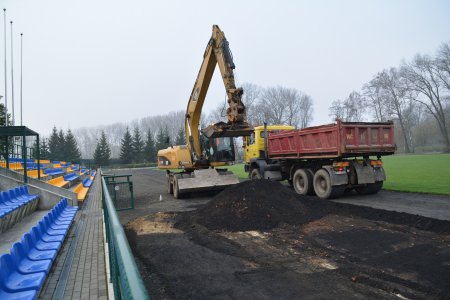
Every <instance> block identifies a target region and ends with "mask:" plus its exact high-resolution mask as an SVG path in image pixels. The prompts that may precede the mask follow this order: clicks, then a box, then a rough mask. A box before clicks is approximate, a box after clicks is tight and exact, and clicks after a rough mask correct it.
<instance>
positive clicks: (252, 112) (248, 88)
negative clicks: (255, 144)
mask: <svg viewBox="0 0 450 300" xmlns="http://www.w3.org/2000/svg"><path fill="white" fill-rule="evenodd" d="M242 89H243V90H244V94H243V95H242V101H243V102H244V105H245V108H246V112H247V120H248V122H249V123H250V124H252V125H259V124H260V123H259V121H260V120H259V114H258V102H259V101H260V97H261V88H260V87H259V86H258V85H256V84H253V83H244V84H243V85H242Z"/></svg>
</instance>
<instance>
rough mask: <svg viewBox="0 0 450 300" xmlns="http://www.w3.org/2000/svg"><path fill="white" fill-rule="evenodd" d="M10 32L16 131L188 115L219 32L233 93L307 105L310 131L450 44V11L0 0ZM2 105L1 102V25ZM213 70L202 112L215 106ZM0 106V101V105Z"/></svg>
mask: <svg viewBox="0 0 450 300" xmlns="http://www.w3.org/2000/svg"><path fill="white" fill-rule="evenodd" d="M0 3H1V4H2V8H3V7H4V8H6V9H7V12H6V13H7V22H8V24H7V30H8V34H7V38H8V42H7V47H8V51H7V54H8V94H9V96H8V98H9V104H8V108H9V111H10V112H11V102H10V101H11V95H10V91H11V78H10V72H11V70H10V57H9V55H10V53H9V47H10V42H9V41H10V34H9V31H10V27H9V21H10V20H13V21H14V23H13V30H14V52H13V53H14V56H15V57H14V72H15V74H14V75H15V78H14V83H15V102H16V105H15V108H16V124H17V123H20V117H19V113H18V112H19V105H18V103H19V75H20V72H19V71H20V70H19V66H20V64H19V62H20V61H19V56H20V55H19V54H20V52H19V50H20V49H19V45H20V32H23V33H24V64H23V68H24V71H23V103H24V107H23V111H24V114H23V115H24V125H26V126H28V127H30V128H32V129H34V130H36V131H38V132H40V133H41V134H44V135H47V134H48V133H49V132H50V131H51V128H52V127H53V126H54V125H56V126H57V127H58V128H63V129H67V128H72V129H75V128H78V127H84V126H96V125H102V124H103V125H106V124H110V123H114V122H117V121H124V122H129V121H132V120H134V119H137V118H142V117H145V116H149V115H157V114H164V113H166V112H168V111H173V110H180V109H182V110H184V109H185V108H186V105H187V101H188V98H189V95H190V93H191V90H192V87H193V85H194V81H195V79H196V76H197V73H198V70H199V68H200V64H201V62H202V56H203V52H204V49H205V46H206V43H207V42H208V40H209V38H210V36H211V29H212V25H213V24H217V25H219V26H220V27H221V29H222V30H223V31H224V32H225V35H226V37H227V39H228V41H229V42H230V48H231V50H232V52H233V56H234V59H235V64H236V72H237V78H238V84H242V83H244V82H252V83H255V84H258V85H260V86H263V87H267V86H275V85H283V86H286V87H290V88H297V89H300V90H302V91H304V92H305V93H307V94H309V95H311V96H312V98H313V100H314V120H313V124H314V125H316V124H321V123H326V122H329V121H330V118H329V116H328V107H329V106H330V104H331V102H332V101H333V100H336V99H343V98H345V97H346V96H347V95H348V94H349V93H350V92H351V91H352V90H359V89H360V88H361V86H362V85H363V84H364V83H366V82H367V81H369V80H370V79H371V77H372V76H373V75H374V74H375V73H376V72H378V71H381V70H382V69H383V68H387V67H391V66H397V65H399V64H400V63H401V61H402V60H403V59H405V60H409V59H411V58H412V57H413V56H414V54H416V53H423V54H425V53H433V51H434V50H435V49H436V48H437V47H438V46H439V45H440V43H442V42H444V41H449V40H450V1H425V0H424V1H411V0H404V1H392V0H386V1H361V0H355V1H343V0H340V1H337V0H336V1H220V2H219V1H148V0H133V1H112V0H95V1H93V0H90V1H87V0H77V1H62V0H52V1H50V0H40V1H32V0H1V1H0ZM0 26H1V31H0V36H1V39H0V58H1V60H0V62H1V63H0V66H1V67H0V71H1V72H0V95H3V94H4V50H3V48H4V42H3V38H4V36H3V16H2V22H1V23H0ZM219 74H220V72H219V71H218V69H217V70H216V73H215V75H214V78H213V82H212V83H211V86H210V90H209V92H208V95H207V99H206V102H205V111H208V110H210V109H212V108H214V107H216V106H217V105H218V103H223V101H224V97H225V90H224V87H223V84H222V81H221V78H220V76H219ZM2 101H4V99H2Z"/></svg>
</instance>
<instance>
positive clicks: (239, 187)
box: [177, 180, 328, 231]
mask: <svg viewBox="0 0 450 300" xmlns="http://www.w3.org/2000/svg"><path fill="white" fill-rule="evenodd" d="M327 213H328V205H327V202H326V201H323V200H320V199H317V201H310V200H309V201H308V200H302V199H301V197H300V196H299V195H297V194H296V193H295V192H294V191H293V190H290V189H289V188H287V187H285V186H283V185H282V184H281V183H279V182H277V181H269V180H256V181H245V182H242V183H239V184H236V185H234V186H231V187H229V188H227V189H225V190H224V191H222V192H221V193H219V194H218V195H216V196H215V197H214V198H213V199H212V200H211V202H209V203H208V204H207V205H206V206H205V207H203V208H201V209H199V210H197V211H194V212H189V213H186V214H184V215H183V217H182V220H181V221H179V222H178V223H177V225H178V226H180V227H183V225H187V224H195V223H197V224H201V225H203V226H205V227H207V228H208V229H212V230H229V231H245V230H256V229H259V230H261V229H270V228H274V227H276V226H277V225H278V224H280V223H281V222H285V223H289V224H304V223H308V222H311V221H313V220H316V219H319V218H322V217H323V216H325V215H326V214H327Z"/></svg>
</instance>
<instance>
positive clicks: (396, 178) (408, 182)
mask: <svg viewBox="0 0 450 300" xmlns="http://www.w3.org/2000/svg"><path fill="white" fill-rule="evenodd" d="M383 165H384V169H385V172H386V177H387V179H386V182H385V183H384V187H383V188H384V189H387V190H394V191H403V192H418V193H429V194H443V195H450V154H424V155H394V156H386V157H383ZM228 169H229V170H230V171H232V172H233V173H234V174H236V175H237V176H238V177H239V178H248V177H247V176H248V175H247V173H245V172H244V165H243V164H238V165H234V166H230V167H228Z"/></svg>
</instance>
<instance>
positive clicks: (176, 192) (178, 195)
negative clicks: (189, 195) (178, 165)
mask: <svg viewBox="0 0 450 300" xmlns="http://www.w3.org/2000/svg"><path fill="white" fill-rule="evenodd" d="M173 196H174V197H175V199H182V198H183V194H182V193H180V188H179V187H178V176H176V175H174V176H173Z"/></svg>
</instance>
